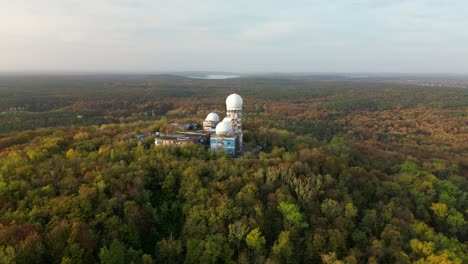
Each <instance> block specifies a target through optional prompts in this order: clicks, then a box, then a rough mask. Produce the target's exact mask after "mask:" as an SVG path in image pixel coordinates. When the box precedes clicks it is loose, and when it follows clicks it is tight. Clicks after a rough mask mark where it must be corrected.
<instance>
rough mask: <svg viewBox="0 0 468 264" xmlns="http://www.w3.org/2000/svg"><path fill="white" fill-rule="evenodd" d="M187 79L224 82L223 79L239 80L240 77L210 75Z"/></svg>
mask: <svg viewBox="0 0 468 264" xmlns="http://www.w3.org/2000/svg"><path fill="white" fill-rule="evenodd" d="M187 77H189V78H193V79H210V80H222V79H231V78H239V77H240V75H223V74H208V75H204V76H187Z"/></svg>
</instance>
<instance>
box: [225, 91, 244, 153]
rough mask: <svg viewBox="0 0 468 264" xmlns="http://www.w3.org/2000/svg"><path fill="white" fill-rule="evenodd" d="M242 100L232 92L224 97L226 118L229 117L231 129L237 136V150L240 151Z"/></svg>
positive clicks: (241, 141) (241, 140)
mask: <svg viewBox="0 0 468 264" xmlns="http://www.w3.org/2000/svg"><path fill="white" fill-rule="evenodd" d="M243 104H244V101H243V100H242V97H240V95H238V94H236V93H233V94H231V95H229V96H228V97H227V98H226V118H229V119H230V123H231V126H232V130H233V133H234V135H235V136H236V138H237V141H238V142H237V143H238V146H239V148H238V151H239V153H237V154H241V153H242V145H243V134H242V105H243Z"/></svg>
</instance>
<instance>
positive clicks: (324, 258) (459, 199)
mask: <svg viewBox="0 0 468 264" xmlns="http://www.w3.org/2000/svg"><path fill="white" fill-rule="evenodd" d="M232 92H237V93H239V94H240V95H241V96H242V97H243V98H244V121H243V127H244V141H245V143H246V149H247V150H248V151H246V153H245V154H244V155H243V156H242V157H239V158H233V157H230V156H228V155H226V154H225V153H212V152H210V151H207V150H205V149H203V148H202V147H200V146H197V145H188V146H184V147H156V146H154V144H149V146H151V147H150V148H144V147H143V145H142V144H141V142H137V141H135V140H134V136H135V133H136V131H141V132H156V131H160V132H163V133H167V132H170V131H173V130H175V129H177V128H176V127H174V126H171V123H173V122H197V123H201V121H202V120H203V118H204V117H205V116H206V115H207V114H208V113H209V112H211V111H215V112H217V113H218V114H220V116H224V115H225V105H224V100H225V98H226V96H227V95H229V94H230V93H232ZM467 114H468V90H467V89H462V88H431V87H418V86H404V85H401V84H389V83H376V82H363V81H360V82H352V81H316V80H301V79H294V80H292V79H289V80H288V79H286V78H282V79H275V78H253V77H252V78H238V79H230V80H194V79H188V78H182V77H175V76H164V75H133V76H117V75H115V76H112V75H108V76H106V75H86V76H0V263H135V264H139V263H142V264H143V263H144V264H147V263H349V264H352V263H437V264H444V263H460V264H461V263H468V244H467V242H466V241H467V240H468V239H467V238H468V223H467V216H468V196H467V194H468V179H467V178H468V177H467V176H468V130H467V127H468V118H467ZM152 140H153V138H147V141H148V143H151V142H152Z"/></svg>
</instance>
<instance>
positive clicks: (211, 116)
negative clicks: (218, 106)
mask: <svg viewBox="0 0 468 264" xmlns="http://www.w3.org/2000/svg"><path fill="white" fill-rule="evenodd" d="M205 121H211V122H219V115H218V114H217V113H209V114H208V115H207V116H206V118H205Z"/></svg>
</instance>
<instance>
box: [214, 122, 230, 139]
mask: <svg viewBox="0 0 468 264" xmlns="http://www.w3.org/2000/svg"><path fill="white" fill-rule="evenodd" d="M216 135H218V136H229V135H232V126H231V123H229V122H224V121H223V122H221V123H219V124H218V125H217V126H216Z"/></svg>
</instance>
